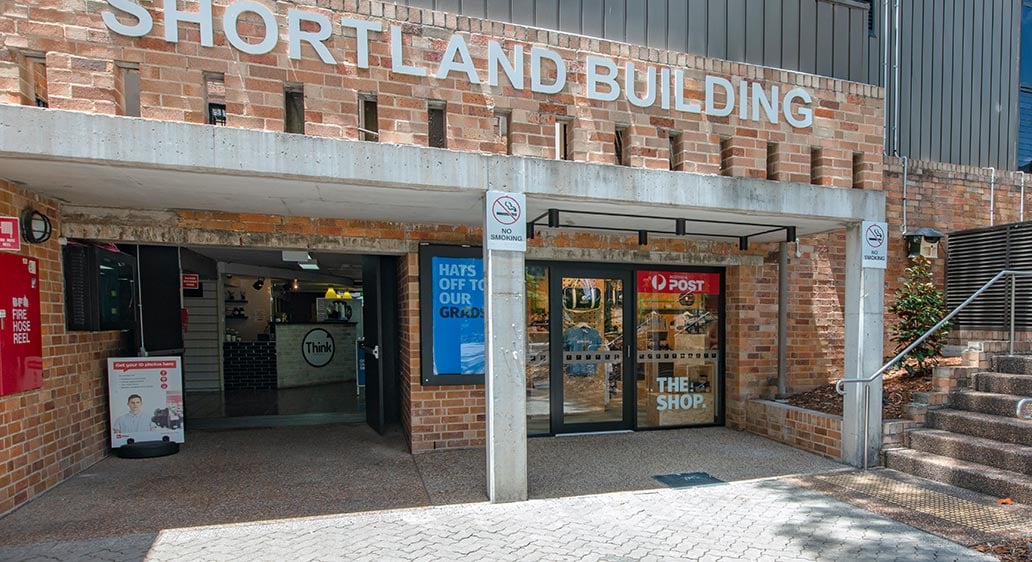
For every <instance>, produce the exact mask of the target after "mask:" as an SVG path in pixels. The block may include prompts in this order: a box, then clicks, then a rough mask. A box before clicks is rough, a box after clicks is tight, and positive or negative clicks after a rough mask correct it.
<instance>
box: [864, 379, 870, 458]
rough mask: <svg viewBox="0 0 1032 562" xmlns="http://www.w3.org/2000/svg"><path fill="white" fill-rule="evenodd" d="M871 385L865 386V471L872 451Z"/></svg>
mask: <svg viewBox="0 0 1032 562" xmlns="http://www.w3.org/2000/svg"><path fill="white" fill-rule="evenodd" d="M870 425H871V383H867V384H865V385H864V470H867V467H869V466H870V463H869V462H868V461H867V452H868V451H869V450H870V449H871V443H870V440H871V439H870V434H871V428H870V427H869V426H870Z"/></svg>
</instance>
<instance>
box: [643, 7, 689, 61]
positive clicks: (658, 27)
mask: <svg viewBox="0 0 1032 562" xmlns="http://www.w3.org/2000/svg"><path fill="white" fill-rule="evenodd" d="M674 3H675V4H676V3H679V4H681V5H684V2H683V1H682V2H679V1H678V0H674ZM670 8H671V6H670V5H669V2H668V1H667V0H648V4H647V5H646V7H645V21H646V25H645V44H646V45H648V46H650V47H656V48H657V49H669V48H670V42H669V41H668V40H667V26H668V20H669V16H670ZM681 29H682V30H683V29H684V25H683V24H682V26H681ZM676 50H678V51H684V48H683V47H679V48H677V49H676Z"/></svg>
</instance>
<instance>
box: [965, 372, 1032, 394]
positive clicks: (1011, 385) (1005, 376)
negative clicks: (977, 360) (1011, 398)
mask: <svg viewBox="0 0 1032 562" xmlns="http://www.w3.org/2000/svg"><path fill="white" fill-rule="evenodd" d="M974 379H975V383H974V384H973V385H972V386H973V387H974V389H975V390H979V391H982V392H997V393H1000V394H1014V395H1017V396H1032V375H1014V374H1010V373H976V374H975V375H974Z"/></svg>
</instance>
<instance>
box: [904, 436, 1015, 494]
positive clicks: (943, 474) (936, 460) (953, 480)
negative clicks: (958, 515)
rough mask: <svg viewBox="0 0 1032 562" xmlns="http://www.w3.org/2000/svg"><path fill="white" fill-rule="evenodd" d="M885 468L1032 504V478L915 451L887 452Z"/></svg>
mask: <svg viewBox="0 0 1032 562" xmlns="http://www.w3.org/2000/svg"><path fill="white" fill-rule="evenodd" d="M885 466H887V467H888V468H892V469H895V470H899V471H901V472H906V473H908V474H913V475H914V476H920V477H922V478H928V479H930V480H935V481H937V482H942V483H944V484H950V485H952V486H960V487H961V488H967V489H969V490H974V491H976V492H981V493H983V494H988V495H990V496H995V497H998V498H1011V499H1012V500H1014V501H1016V502H1018V503H1024V504H1032V477H1030V476H1026V475H1024V474H1018V473H1017V472H1013V471H1010V470H1003V469H1000V468H996V467H992V466H987V465H984V464H978V463H973V462H968V461H964V460H959V459H954V458H950V457H944V456H942V455H936V454H932V453H925V452H922V451H915V450H913V449H890V450H888V451H885Z"/></svg>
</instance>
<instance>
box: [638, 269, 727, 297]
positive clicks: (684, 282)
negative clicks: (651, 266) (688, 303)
mask: <svg viewBox="0 0 1032 562" xmlns="http://www.w3.org/2000/svg"><path fill="white" fill-rule="evenodd" d="M638 292H639V293H675V294H678V295H681V294H686V293H687V294H695V295H719V294H720V274H719V273H696V272H692V271H639V272H638Z"/></svg>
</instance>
